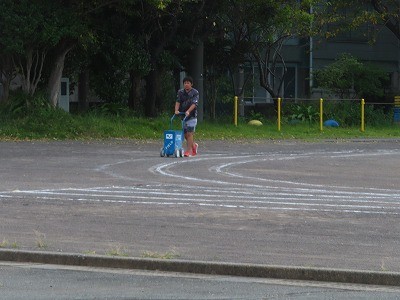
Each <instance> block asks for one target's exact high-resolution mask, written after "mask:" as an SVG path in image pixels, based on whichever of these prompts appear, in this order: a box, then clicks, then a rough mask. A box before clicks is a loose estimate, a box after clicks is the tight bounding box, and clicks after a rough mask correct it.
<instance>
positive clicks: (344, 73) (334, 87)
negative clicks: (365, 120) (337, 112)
mask: <svg viewBox="0 0 400 300" xmlns="http://www.w3.org/2000/svg"><path fill="white" fill-rule="evenodd" d="M315 80H316V84H317V86H319V87H321V88H325V89H327V90H329V91H331V92H333V93H334V94H335V95H337V96H338V97H339V98H341V99H355V98H358V99H360V98H367V99H369V100H371V99H375V98H379V97H382V96H383V95H384V92H385V87H386V86H387V84H388V82H389V76H388V75H387V73H386V72H385V71H384V70H382V69H380V68H377V67H376V66H372V65H369V64H363V63H361V62H360V61H359V60H357V59H356V58H355V57H353V56H351V55H349V54H343V55H341V56H340V57H339V58H338V59H337V60H336V61H335V62H334V63H332V64H330V65H328V66H326V67H325V68H324V69H321V70H318V71H316V73H315Z"/></svg>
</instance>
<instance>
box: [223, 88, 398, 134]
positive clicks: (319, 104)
mask: <svg viewBox="0 0 400 300" xmlns="http://www.w3.org/2000/svg"><path fill="white" fill-rule="evenodd" d="M230 105H231V108H229V107H228V106H226V107H225V109H224V110H222V111H219V114H218V116H219V117H218V118H220V119H226V118H228V119H231V120H232V122H233V124H234V125H238V123H240V122H243V121H245V122H248V121H249V120H251V119H262V120H263V121H266V122H272V123H274V122H275V123H276V124H277V127H278V130H279V131H280V130H281V125H282V124H294V123H300V122H308V123H310V124H316V125H318V126H319V128H320V130H321V131H322V130H323V128H324V127H325V126H343V127H346V126H349V127H350V126H353V127H354V126H359V128H360V130H361V131H365V126H366V124H369V125H371V126H376V125H377V126H380V125H385V126H387V125H399V124H400V96H399V97H396V98H395V100H394V102H392V103H381V102H380V103H373V102H367V101H366V100H365V99H323V98H320V99H283V98H277V99H272V102H271V103H265V104H264V105H260V104H259V105H258V106H257V105H252V106H249V105H245V104H244V103H243V101H242V103H240V101H239V98H238V97H234V99H233V101H232V103H231V104H230Z"/></svg>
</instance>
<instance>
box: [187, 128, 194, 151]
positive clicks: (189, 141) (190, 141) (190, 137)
mask: <svg viewBox="0 0 400 300" xmlns="http://www.w3.org/2000/svg"><path fill="white" fill-rule="evenodd" d="M185 139H186V143H187V148H186V152H189V153H192V148H193V132H186V133H185Z"/></svg>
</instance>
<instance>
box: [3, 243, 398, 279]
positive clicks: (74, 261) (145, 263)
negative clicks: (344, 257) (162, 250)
mask: <svg viewBox="0 0 400 300" xmlns="http://www.w3.org/2000/svg"><path fill="white" fill-rule="evenodd" d="M0 261H8V262H24V263H41V264H55V265H68V266H85V267H98V268H120V269H140V270H152V271H166V272H183V273H197V274H210V275H226V276H243V277H257V278H275V279H291V280H309V281H326V282H327V281H329V282H341V283H356V284H374V285H388V286H400V273H398V272H374V271H360V270H346V269H327V268H318V269H317V268H305V267H288V266H274V265H257V264H243V263H238V264H236V263H222V262H207V261H204V262H203V261H185V260H161V259H144V258H133V257H112V256H104V255H83V254H73V253H58V252H44V251H21V250H8V249H0Z"/></svg>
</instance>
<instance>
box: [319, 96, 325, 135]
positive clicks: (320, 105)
mask: <svg viewBox="0 0 400 300" xmlns="http://www.w3.org/2000/svg"><path fill="white" fill-rule="evenodd" d="M323 102H324V100H323V99H322V98H321V99H319V129H320V130H321V131H323V128H324V127H323V122H324V107H323Z"/></svg>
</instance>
